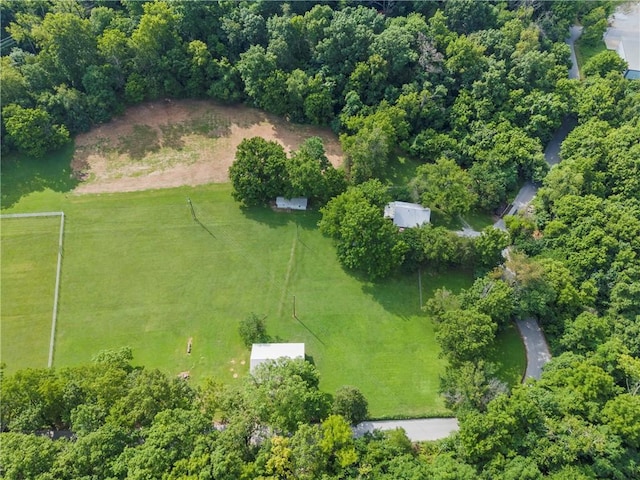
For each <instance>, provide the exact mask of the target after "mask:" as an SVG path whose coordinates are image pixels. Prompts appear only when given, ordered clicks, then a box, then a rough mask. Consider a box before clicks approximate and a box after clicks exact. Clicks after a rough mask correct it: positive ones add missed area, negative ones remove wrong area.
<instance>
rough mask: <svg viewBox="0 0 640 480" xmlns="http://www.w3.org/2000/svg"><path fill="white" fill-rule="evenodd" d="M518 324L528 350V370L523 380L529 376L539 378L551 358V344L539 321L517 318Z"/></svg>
mask: <svg viewBox="0 0 640 480" xmlns="http://www.w3.org/2000/svg"><path fill="white" fill-rule="evenodd" d="M516 325H517V326H518V331H519V332H520V336H521V337H522V341H523V343H524V347H525V350H526V352H527V370H526V372H525V374H524V377H523V379H522V381H525V380H526V379H527V378H535V379H536V380H538V379H539V378H540V375H542V367H543V366H544V365H545V364H546V363H547V362H548V361H549V360H551V352H550V351H549V345H547V341H546V339H545V338H544V333H542V329H541V328H540V325H538V322H537V321H536V320H534V319H533V318H527V319H526V320H517V321H516Z"/></svg>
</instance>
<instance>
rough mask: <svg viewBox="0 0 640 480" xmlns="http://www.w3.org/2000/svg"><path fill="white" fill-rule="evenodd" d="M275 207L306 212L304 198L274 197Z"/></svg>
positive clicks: (305, 200)
mask: <svg viewBox="0 0 640 480" xmlns="http://www.w3.org/2000/svg"><path fill="white" fill-rule="evenodd" d="M276 207H278V208H286V209H289V210H306V209H307V199H306V198H305V197H294V198H284V197H276Z"/></svg>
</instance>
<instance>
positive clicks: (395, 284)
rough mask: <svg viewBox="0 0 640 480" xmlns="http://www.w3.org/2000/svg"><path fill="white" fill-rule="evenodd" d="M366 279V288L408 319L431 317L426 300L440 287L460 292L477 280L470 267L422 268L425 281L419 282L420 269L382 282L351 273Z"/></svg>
mask: <svg viewBox="0 0 640 480" xmlns="http://www.w3.org/2000/svg"><path fill="white" fill-rule="evenodd" d="M349 273H350V274H351V275H353V276H355V277H356V278H358V279H359V280H360V281H361V282H362V284H363V285H362V291H363V292H364V293H366V294H367V295H371V296H372V297H373V298H374V299H375V300H376V301H377V302H378V303H379V304H380V305H382V306H383V307H384V309H385V310H387V311H388V312H390V313H393V314H394V315H398V316H399V317H401V318H402V319H404V320H409V318H410V317H411V316H416V315H418V316H428V315H427V314H426V313H425V312H424V311H423V310H422V306H423V305H424V303H425V302H426V301H427V300H428V299H429V298H431V296H433V293H434V292H435V290H436V289H438V288H446V289H447V290H451V291H452V292H453V293H459V292H460V290H461V289H462V288H468V287H470V286H471V283H472V281H473V274H472V272H470V271H466V270H453V269H452V270H448V271H446V272H435V271H430V270H422V271H421V272H420V275H421V276H422V277H421V282H418V275H419V273H418V272H400V273H397V274H396V275H394V276H392V277H390V278H388V279H385V280H382V281H379V282H370V281H367V279H366V278H365V277H364V276H363V275H361V274H359V273H354V272H351V271H350V272H349ZM420 287H422V305H420Z"/></svg>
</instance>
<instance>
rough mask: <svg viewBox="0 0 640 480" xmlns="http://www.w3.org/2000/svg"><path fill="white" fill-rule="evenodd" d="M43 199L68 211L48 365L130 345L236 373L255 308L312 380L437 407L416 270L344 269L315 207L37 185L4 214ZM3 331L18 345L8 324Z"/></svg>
mask: <svg viewBox="0 0 640 480" xmlns="http://www.w3.org/2000/svg"><path fill="white" fill-rule="evenodd" d="M186 197H190V198H191V200H192V202H193V205H194V208H195V211H196V214H197V216H198V219H199V220H200V221H201V222H202V225H200V224H198V223H196V222H194V221H193V220H192V218H191V215H190V213H189V210H188V207H187V203H186ZM45 205H47V206H48V208H49V209H60V210H64V211H65V213H66V219H67V221H66V233H65V259H64V264H63V269H62V287H61V292H60V310H59V317H58V331H57V337H56V350H55V355H54V365H55V366H56V367H62V366H67V365H77V364H81V363H84V362H87V361H89V360H90V359H91V357H92V356H93V355H94V354H95V353H96V352H98V351H99V350H102V349H105V348H117V347H120V346H123V345H130V346H131V347H132V348H133V350H134V355H135V361H136V363H139V364H144V365H146V366H148V367H157V368H160V369H161V370H163V371H165V372H166V373H168V374H171V375H173V374H177V373H179V372H182V371H187V370H188V371H190V372H191V375H192V377H193V378H194V381H196V382H197V381H199V380H200V379H201V378H203V377H205V376H208V375H213V376H215V377H216V378H218V379H219V380H221V381H223V382H234V381H238V380H237V379H239V378H241V377H242V376H244V375H245V374H246V373H247V371H248V360H249V352H248V351H247V350H246V349H245V348H244V347H243V346H242V343H241V341H240V337H239V335H238V332H237V327H238V322H239V321H240V320H241V319H242V318H244V317H245V316H247V315H248V314H249V313H250V312H256V313H258V314H265V315H267V320H266V321H267V327H268V331H269V334H270V335H271V336H273V337H276V338H279V339H282V340H284V341H301V342H305V343H306V345H307V352H308V354H309V355H310V356H311V357H312V359H313V361H314V362H315V363H316V365H317V366H318V368H319V370H320V372H321V375H322V384H321V385H322V388H323V389H325V390H326V391H329V392H332V391H335V389H336V388H338V387H339V386H341V385H344V384H349V385H355V386H357V387H359V388H360V389H361V390H362V391H363V392H364V394H365V395H366V396H367V398H368V399H369V401H370V404H371V413H372V415H373V416H375V417H389V416H397V415H400V416H414V415H426V416H429V415H438V414H441V413H444V412H445V410H444V408H443V406H442V403H441V401H440V399H439V398H438V395H437V389H438V384H439V379H438V376H439V374H440V373H441V372H442V369H443V366H444V365H443V360H442V359H441V358H440V357H439V349H438V346H437V345H436V343H435V340H434V335H433V323H432V321H431V320H430V318H429V317H427V316H426V315H425V314H424V313H423V312H422V311H421V310H420V305H419V303H420V302H419V292H418V281H417V275H411V276H398V277H397V278H393V279H390V280H388V281H386V282H383V283H375V284H374V283H369V282H366V281H363V280H361V279H358V278H357V277H356V276H353V275H351V274H348V273H346V272H345V271H344V270H343V269H342V268H341V267H340V265H339V263H338V262H337V260H336V256H335V251H334V248H333V246H332V244H331V242H330V241H329V240H328V239H327V238H325V237H323V236H322V235H321V234H320V233H319V232H318V230H317V228H316V223H317V221H318V218H319V217H318V215H317V213H314V212H307V213H297V214H284V213H275V212H272V211H271V210H269V209H263V208H260V209H241V208H240V207H239V206H238V205H237V204H236V203H235V202H233V201H232V200H231V197H230V186H228V185H209V186H204V187H198V188H188V187H185V188H178V189H167V190H156V191H147V192H134V193H126V194H125V193H123V194H103V195H83V196H77V195H68V196H67V197H65V196H64V195H60V194H56V193H54V192H50V191H46V192H42V193H37V194H33V195H30V196H28V197H26V198H24V199H23V200H22V201H21V202H20V204H19V205H17V206H16V207H15V208H14V209H13V210H17V209H19V210H20V211H23V212H24V211H35V210H42V209H43V208H44V206H45ZM52 239H53V240H52V241H54V242H55V229H54V233H53V234H52ZM3 264H4V262H3ZM52 268H55V260H54V261H53V262H52ZM470 282H471V276H470V275H469V274H467V273H464V272H457V273H451V274H439V275H438V274H433V273H424V274H423V278H422V286H423V296H424V298H425V299H426V298H427V296H428V295H430V293H431V292H432V291H433V290H434V289H435V288H438V287H441V286H446V287H447V288H449V289H452V290H454V291H457V290H459V289H460V288H462V287H466V286H468V285H469V284H470ZM8 294H9V292H7V295H8ZM4 295H5V292H4V290H3V296H4ZM294 295H295V297H296V310H297V316H298V319H299V320H296V319H294V318H293V317H292V301H293V296H294ZM50 298H52V297H50ZM32 302H33V300H32V299H29V298H26V299H24V300H23V303H25V304H30V303H32ZM48 308H49V309H50V306H49V307H48ZM2 321H3V327H4V326H5V318H4V313H3V320H2ZM190 337H192V338H193V350H192V353H191V355H188V354H187V353H186V346H187V341H188V339H189V338H190ZM4 339H6V342H8V343H11V342H17V341H18V339H17V338H16V336H15V335H14V334H13V333H11V331H8V330H7V331H4V332H3V341H4ZM47 339H48V336H46V335H45V342H46V340H47ZM23 345H31V342H30V341H29V342H28V343H23ZM519 348H520V349H521V348H522V347H521V346H520V347H519ZM35 350H36V349H33V348H31V347H30V348H28V349H25V352H24V354H23V356H22V357H19V358H14V359H10V358H9V357H6V358H3V360H5V361H7V363H8V364H9V365H8V366H9V368H10V369H17V368H21V367H23V366H25V365H26V364H27V363H28V362H34V361H35V360H33V359H27V357H29V356H31V355H32V354H35ZM46 352H47V350H46V348H44V349H43V356H44V357H46ZM3 357H4V355H3Z"/></svg>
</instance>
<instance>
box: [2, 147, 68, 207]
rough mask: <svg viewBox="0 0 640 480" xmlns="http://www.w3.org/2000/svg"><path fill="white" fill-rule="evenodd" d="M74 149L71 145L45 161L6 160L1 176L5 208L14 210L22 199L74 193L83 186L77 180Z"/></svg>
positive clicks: (49, 156)
mask: <svg viewBox="0 0 640 480" xmlns="http://www.w3.org/2000/svg"><path fill="white" fill-rule="evenodd" d="M73 152H74V146H73V145H72V144H69V145H67V146H65V147H63V148H62V149H60V150H58V151H56V152H53V153H51V154H49V155H47V156H46V157H45V158H30V157H25V156H23V155H11V156H9V157H6V158H3V159H2V175H1V176H0V189H1V192H2V193H1V203H2V208H3V209H4V208H10V207H12V206H14V205H15V204H16V203H18V202H19V201H20V199H21V198H22V197H24V196H26V195H29V194H30V193H33V192H41V191H44V190H45V189H50V190H53V191H54V192H70V191H71V190H73V189H74V188H75V187H76V186H77V185H78V183H79V181H78V179H76V178H75V177H74V176H73V172H72V169H71V158H72V157H73Z"/></svg>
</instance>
